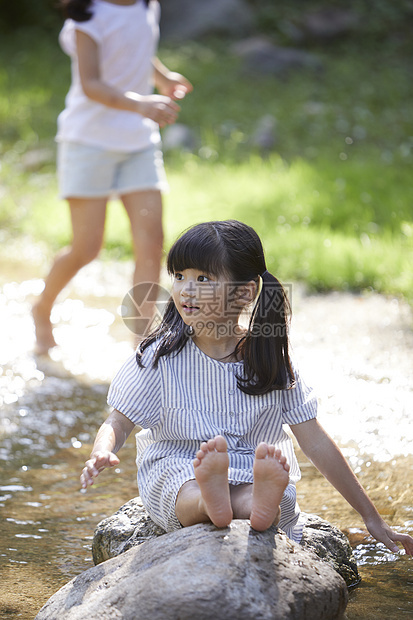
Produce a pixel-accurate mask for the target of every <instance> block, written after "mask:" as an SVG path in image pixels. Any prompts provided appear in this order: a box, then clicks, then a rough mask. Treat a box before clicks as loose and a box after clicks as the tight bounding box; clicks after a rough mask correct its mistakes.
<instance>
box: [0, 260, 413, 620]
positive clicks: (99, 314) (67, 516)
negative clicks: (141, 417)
mask: <svg viewBox="0 0 413 620" xmlns="http://www.w3.org/2000/svg"><path fill="white" fill-rule="evenodd" d="M28 269H29V268H28V267H27V266H25V267H24V271H23V272H22V274H23V276H26V274H27V270H28ZM131 270H132V266H131V265H126V268H125V266H122V265H108V264H104V265H103V266H102V265H99V263H94V264H92V265H91V266H89V267H88V268H87V269H85V270H84V272H82V274H79V276H78V277H77V278H76V279H75V281H74V283H73V285H72V289H71V290H69V291H68V296H67V298H66V299H64V300H63V301H62V302H61V303H59V304H57V305H56V307H55V310H54V314H53V317H52V319H53V321H56V323H58V325H59V327H58V328H57V330H56V339H57V341H58V343H59V344H60V345H61V346H60V347H59V348H58V349H56V350H54V351H53V352H52V354H51V357H50V359H43V360H41V359H36V358H35V357H34V356H33V355H31V354H30V353H28V351H30V348H31V347H32V346H33V344H34V334H33V326H32V322H31V318H30V302H31V299H32V297H33V295H35V294H37V293H38V292H39V287H40V286H41V282H40V281H39V280H37V279H36V278H34V277H33V278H29V279H27V276H26V278H25V277H21V278H20V279H19V274H18V273H16V274H15V275H16V278H15V279H16V282H13V283H3V286H2V288H1V289H0V317H1V319H2V320H1V321H0V342H1V346H0V363H1V373H0V402H1V405H2V406H1V408H0V463H1V477H0V511H1V514H2V529H1V534H0V580H1V583H2V588H1V590H0V609H1V611H0V618H4V619H5V618H23V619H30V618H33V617H34V615H35V613H36V612H37V610H38V609H39V608H40V607H41V606H42V605H43V604H44V602H46V600H47V599H48V598H49V597H50V596H51V595H52V594H53V593H54V592H55V591H56V590H58V589H59V588H60V587H61V586H62V585H64V583H66V582H67V581H68V580H70V579H71V578H72V577H74V576H76V575H77V574H79V573H80V572H81V571H83V570H85V569H86V568H88V567H90V566H92V556H91V540H92V535H93V529H94V527H95V525H96V523H98V522H99V521H100V520H101V519H103V518H104V517H106V516H108V515H109V514H111V513H113V512H114V511H115V510H116V509H117V508H118V507H119V506H120V505H121V504H123V503H124V502H126V501H127V500H128V499H130V498H131V497H132V496H134V495H135V494H136V476H135V473H136V472H135V464H134V457H135V454H134V452H135V451H134V441H133V438H130V439H129V440H128V442H127V444H126V446H125V448H124V450H123V452H122V453H121V464H120V466H119V467H118V468H117V469H116V470H111V471H108V472H105V475H104V476H103V477H102V478H101V479H100V480H99V482H98V483H97V484H96V485H95V486H94V488H93V489H92V490H91V491H89V492H88V493H87V494H84V493H80V492H79V482H78V476H79V470H80V468H81V465H82V463H83V462H84V460H85V459H86V457H87V455H88V454H89V451H90V447H91V442H92V440H93V438H94V435H95V432H96V428H97V427H98V426H99V424H100V423H101V421H102V420H103V419H104V417H105V416H106V413H107V411H106V404H105V401H106V391H107V384H108V382H109V381H110V379H111V378H112V376H113V374H114V373H115V371H116V370H117V369H118V367H119V365H120V364H121V363H122V361H123V360H124V359H125V358H126V357H127V356H128V355H129V354H130V353H131V351H132V346H131V338H130V336H129V333H128V332H127V330H126V328H125V327H124V325H123V323H122V321H121V319H120V317H119V315H118V313H117V308H118V305H119V300H121V299H122V298H123V296H124V294H125V292H126V291H127V290H128V283H129V281H130V273H131ZM293 294H294V295H295V297H294V298H293V300H292V302H293V309H294V313H295V318H294V323H293V332H292V337H293V344H294V352H295V355H296V357H297V358H298V359H299V363H300V366H301V367H302V368H303V371H304V374H305V375H306V376H308V377H309V378H310V381H311V382H312V383H313V384H315V386H316V388H317V390H318V392H319V396H320V403H321V408H320V417H321V420H322V423H323V424H324V425H325V426H326V428H327V430H328V431H329V432H330V433H331V434H332V435H333V436H334V437H335V438H336V439H337V440H338V441H339V442H340V444H341V445H342V446H343V447H344V451H345V453H346V455H347V457H348V458H349V460H350V462H351V464H352V466H353V467H354V469H355V471H357V473H358V476H359V477H360V479H361V481H362V483H363V485H364V486H365V487H366V488H367V489H368V490H369V492H370V494H371V496H372V499H373V500H374V501H375V503H376V505H377V507H378V509H379V511H380V513H381V514H382V515H383V516H384V518H385V519H386V520H387V521H388V522H389V523H390V524H391V525H392V526H397V527H399V528H400V531H411V530H412V529H413V509H412V506H413V491H412V486H411V475H408V473H409V472H412V469H413V457H412V455H411V437H412V436H413V433H412V429H413V406H412V404H413V403H412V391H411V388H410V385H409V381H410V377H411V370H412V369H411V359H412V358H411V353H412V351H413V339H412V332H411V323H409V321H411V314H410V313H409V311H408V309H407V308H406V307H404V306H402V305H400V304H397V303H394V302H392V301H389V300H384V299H382V298H376V297H364V298H354V297H351V296H347V297H346V296H341V297H339V298H338V297H337V296H335V295H330V296H326V297H324V298H317V297H311V298H306V297H305V295H304V294H303V292H302V291H300V289H299V288H298V287H294V289H293ZM338 299H340V300H341V303H342V304H346V311H345V312H344V313H343V312H342V310H343V308H342V307H341V306H340V307H339V309H340V311H338V310H337V307H338V306H337V300H338ZM375 322H376V323H375ZM298 455H299V460H300V464H301V466H302V471H303V480H302V482H301V483H300V485H299V488H298V498H299V501H300V504H301V507H302V508H303V509H304V510H306V511H307V512H315V513H318V514H320V515H321V516H322V517H324V518H326V519H328V520H329V521H331V522H332V523H335V524H336V525H338V526H339V527H341V528H342V529H343V530H344V531H346V533H347V535H348V536H349V538H350V540H351V541H352V544H353V546H354V548H355V552H356V555H357V558H358V561H359V565H360V567H361V568H360V572H361V575H362V578H363V581H362V584H361V586H359V587H358V588H357V589H355V590H354V591H353V592H352V593H351V599H350V603H349V606H348V612H347V617H348V619H349V620H356V619H361V618H362V619H363V620H369V619H370V618H371V619H373V618H374V620H376V619H377V618H386V619H390V620H392V619H395V620H396V618H397V620H399V618H401V617H406V618H407V617H409V616H411V615H412V613H413V608H412V605H413V596H412V583H413V569H412V563H411V560H410V559H409V558H407V557H406V556H402V555H399V556H395V555H394V554H392V553H390V552H389V551H388V550H386V549H384V548H383V547H382V546H380V545H376V544H375V543H373V542H372V540H371V539H370V538H369V536H368V534H367V532H366V531H365V529H364V525H363V523H362V522H361V519H360V518H359V517H358V515H357V514H356V513H355V512H354V511H353V510H352V509H351V508H350V507H349V506H348V505H347V504H346V502H345V501H344V500H343V499H342V498H341V496H340V495H339V494H338V493H337V492H336V491H334V489H332V487H331V486H330V485H329V484H328V483H327V482H326V481H325V480H324V479H323V478H322V477H321V476H320V475H319V474H318V473H317V472H316V471H315V470H314V468H313V467H312V466H311V465H310V464H309V463H308V462H307V461H306V459H305V457H304V456H303V455H302V454H301V453H300V452H298Z"/></svg>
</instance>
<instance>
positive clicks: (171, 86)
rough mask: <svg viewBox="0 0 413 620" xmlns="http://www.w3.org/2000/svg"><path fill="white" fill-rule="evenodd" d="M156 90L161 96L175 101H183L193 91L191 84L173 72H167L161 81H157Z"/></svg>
mask: <svg viewBox="0 0 413 620" xmlns="http://www.w3.org/2000/svg"><path fill="white" fill-rule="evenodd" d="M157 88H158V90H159V92H160V93H161V94H162V95H166V96H167V97H171V99H175V100H176V99H183V98H184V97H185V95H187V94H188V93H190V92H192V90H193V86H192V84H191V82H190V81H189V80H187V79H186V77H184V76H183V75H181V74H180V73H175V72H174V71H168V73H167V74H166V75H164V76H162V80H159V81H158V84H157Z"/></svg>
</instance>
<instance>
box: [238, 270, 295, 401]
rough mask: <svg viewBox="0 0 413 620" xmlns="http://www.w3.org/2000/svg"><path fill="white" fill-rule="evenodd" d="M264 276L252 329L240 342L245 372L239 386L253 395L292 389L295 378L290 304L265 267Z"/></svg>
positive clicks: (282, 289) (251, 322) (274, 278)
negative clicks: (290, 353) (291, 345)
mask: <svg viewBox="0 0 413 620" xmlns="http://www.w3.org/2000/svg"><path fill="white" fill-rule="evenodd" d="M261 278H262V288H261V292H260V294H259V297H258V300H257V303H256V305H255V308H254V311H253V313H252V316H251V319H250V324H249V329H248V333H247V335H246V337H245V338H244V339H243V340H242V341H241V342H240V343H239V348H240V351H241V352H242V356H243V358H244V376H243V377H238V387H239V388H240V390H242V391H243V392H246V393H247V394H253V395H254V394H266V393H267V392H270V391H272V390H283V389H288V388H290V387H292V386H293V385H294V381H295V377H294V371H293V369H292V367H291V362H290V357H289V344H288V323H289V317H290V314H291V308H290V304H289V301H288V298H287V296H286V294H285V291H284V288H283V286H282V285H281V283H280V282H279V281H278V280H277V278H276V277H275V276H273V275H272V274H270V273H269V272H268V271H267V270H265V271H264V272H263V274H262V276H261Z"/></svg>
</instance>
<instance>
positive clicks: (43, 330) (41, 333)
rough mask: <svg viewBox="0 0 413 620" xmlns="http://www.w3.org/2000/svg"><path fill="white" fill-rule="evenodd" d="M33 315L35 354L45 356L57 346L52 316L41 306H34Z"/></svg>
mask: <svg viewBox="0 0 413 620" xmlns="http://www.w3.org/2000/svg"><path fill="white" fill-rule="evenodd" d="M32 315H33V320H34V327H35V330H36V348H35V352H36V353H37V355H45V354H46V353H47V352H48V351H49V349H52V348H53V347H55V346H56V341H55V339H54V337H53V329H52V323H51V321H50V316H49V314H48V313H45V312H44V311H43V310H42V309H41V306H40V304H35V305H34V306H33V308H32Z"/></svg>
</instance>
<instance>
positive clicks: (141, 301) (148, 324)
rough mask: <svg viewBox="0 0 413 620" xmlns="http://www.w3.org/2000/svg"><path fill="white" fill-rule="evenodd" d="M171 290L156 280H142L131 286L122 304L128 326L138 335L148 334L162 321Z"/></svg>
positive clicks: (122, 314)
mask: <svg viewBox="0 0 413 620" xmlns="http://www.w3.org/2000/svg"><path fill="white" fill-rule="evenodd" d="M170 296H171V294H170V292H169V291H168V290H167V289H166V288H164V287H163V286H160V285H159V284H156V283H155V282H141V283H139V284H136V285H135V286H134V287H133V288H131V289H130V290H129V291H128V292H127V293H126V295H125V297H124V298H123V300H122V304H121V306H120V314H121V317H122V319H123V322H124V323H125V325H126V327H127V328H128V329H130V331H131V332H133V333H134V334H136V335H139V336H148V335H149V334H150V333H151V332H152V331H153V330H154V329H155V328H156V327H157V326H158V325H159V323H160V322H161V320H162V317H163V315H164V312H165V307H166V305H167V303H168V301H169V299H170Z"/></svg>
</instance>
